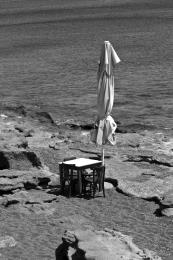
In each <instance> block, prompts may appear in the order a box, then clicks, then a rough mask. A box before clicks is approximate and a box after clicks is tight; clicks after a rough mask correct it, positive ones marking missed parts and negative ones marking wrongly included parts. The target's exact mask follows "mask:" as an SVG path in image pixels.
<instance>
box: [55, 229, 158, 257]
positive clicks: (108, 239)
mask: <svg viewBox="0 0 173 260" xmlns="http://www.w3.org/2000/svg"><path fill="white" fill-rule="evenodd" d="M62 240H63V243H62V244H61V245H60V246H59V247H58V248H57V250H56V259H57V260H63V259H74V260H75V259H76V260H82V259H86V260H91V259H92V260H105V259H109V260H131V259H133V260H161V258H160V257H159V256H157V255H156V254H155V253H154V252H152V251H149V250H141V249H139V248H138V247H137V246H136V245H135V244H134V243H133V241H132V238H131V237H129V236H125V235H123V234H121V233H120V232H117V231H115V230H109V229H105V230H104V231H94V230H85V231H84V230H76V231H74V232H69V231H66V232H65V233H64V235H63V237H62Z"/></svg>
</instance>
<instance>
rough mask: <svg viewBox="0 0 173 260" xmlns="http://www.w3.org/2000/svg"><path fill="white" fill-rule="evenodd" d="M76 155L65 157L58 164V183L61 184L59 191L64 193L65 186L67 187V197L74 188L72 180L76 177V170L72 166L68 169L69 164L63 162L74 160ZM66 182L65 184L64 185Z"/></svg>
mask: <svg viewBox="0 0 173 260" xmlns="http://www.w3.org/2000/svg"><path fill="white" fill-rule="evenodd" d="M74 159H76V157H69V158H65V159H64V160H63V162H62V163H61V164H59V172H60V184H61V192H62V193H64V190H65V187H67V188H68V197H70V196H71V194H72V191H73V190H74V189H73V187H74V183H75V182H74V181H75V180H76V179H77V172H76V171H75V170H73V169H72V168H71V169H69V166H73V164H71V165H69V164H68V165H67V164H65V163H64V162H66V161H70V160H74ZM66 184H67V185H66Z"/></svg>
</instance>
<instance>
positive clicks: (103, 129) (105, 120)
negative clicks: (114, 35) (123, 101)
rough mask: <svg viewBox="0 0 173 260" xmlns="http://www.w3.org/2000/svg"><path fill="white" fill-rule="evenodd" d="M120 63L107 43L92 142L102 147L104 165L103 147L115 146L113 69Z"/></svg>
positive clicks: (99, 75) (105, 44)
mask: <svg viewBox="0 0 173 260" xmlns="http://www.w3.org/2000/svg"><path fill="white" fill-rule="evenodd" d="M119 62H120V59H119V57H118V55H117V54H116V52H115V50H114V48H113V46H112V44H111V43H110V42H109V41H105V42H104V44H103V46H102V49H101V55H100V62H99V68H98V74H97V81H98V96H97V120H96V129H95V131H94V134H92V141H93V142H95V143H96V145H102V162H103V164H104V148H103V145H104V144H106V143H110V144H112V145H114V144H115V141H116V140H115V130H116V128H117V125H116V123H115V122H114V119H113V118H112V117H111V111H112V107H113V103H114V75H113V69H114V68H115V65H116V64H117V63H119Z"/></svg>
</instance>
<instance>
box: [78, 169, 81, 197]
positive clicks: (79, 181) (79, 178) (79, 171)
mask: <svg viewBox="0 0 173 260" xmlns="http://www.w3.org/2000/svg"><path fill="white" fill-rule="evenodd" d="M77 174H78V183H79V195H80V196H81V195H82V171H81V170H78V171H77Z"/></svg>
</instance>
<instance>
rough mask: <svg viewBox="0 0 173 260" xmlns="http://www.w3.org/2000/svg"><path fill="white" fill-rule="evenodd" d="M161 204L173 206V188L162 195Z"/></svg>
mask: <svg viewBox="0 0 173 260" xmlns="http://www.w3.org/2000/svg"><path fill="white" fill-rule="evenodd" d="M172 187H173V186H172ZM161 204H162V205H164V206H166V207H171V208H173V188H172V190H171V191H170V192H168V193H166V194H165V195H164V198H163V200H161Z"/></svg>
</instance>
